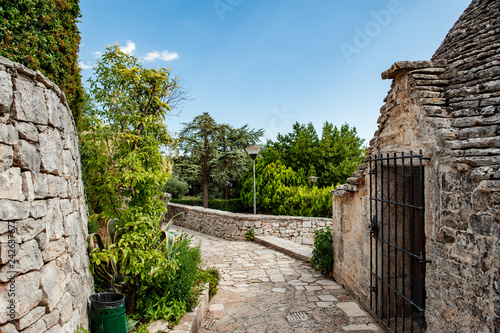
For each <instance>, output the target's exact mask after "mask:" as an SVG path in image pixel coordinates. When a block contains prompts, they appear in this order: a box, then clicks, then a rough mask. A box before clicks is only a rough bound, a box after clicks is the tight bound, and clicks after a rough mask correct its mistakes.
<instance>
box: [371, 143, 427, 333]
mask: <svg viewBox="0 0 500 333" xmlns="http://www.w3.org/2000/svg"><path fill="white" fill-rule="evenodd" d="M427 159H428V158H425V157H423V155H422V151H420V153H419V154H418V155H414V154H413V152H410V155H405V154H404V153H402V154H400V155H397V154H396V153H395V154H394V155H393V156H390V155H389V154H387V155H386V156H385V157H384V156H383V155H379V156H374V157H371V158H370V159H369V163H370V248H371V259H370V271H371V277H370V290H371V293H370V307H371V311H372V312H373V314H374V315H375V316H376V317H377V318H378V319H379V320H380V321H381V322H382V323H383V324H384V325H385V327H386V328H387V329H388V330H389V331H390V332H425V327H426V324H425V312H424V310H425V264H426V259H425V233H424V165H423V163H424V160H427Z"/></svg>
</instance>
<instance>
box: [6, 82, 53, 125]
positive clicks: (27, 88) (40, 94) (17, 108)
mask: <svg viewBox="0 0 500 333" xmlns="http://www.w3.org/2000/svg"><path fill="white" fill-rule="evenodd" d="M13 82H14V86H15V90H16V91H15V92H14V105H13V108H12V109H13V111H14V112H13V115H14V117H15V118H16V119H18V120H22V121H28V122H33V123H35V124H41V125H47V123H48V120H49V114H48V111H47V104H46V103H45V94H44V90H43V89H42V88H40V87H38V86H35V85H33V84H32V83H31V82H29V81H25V80H21V79H16V78H14V79H13Z"/></svg>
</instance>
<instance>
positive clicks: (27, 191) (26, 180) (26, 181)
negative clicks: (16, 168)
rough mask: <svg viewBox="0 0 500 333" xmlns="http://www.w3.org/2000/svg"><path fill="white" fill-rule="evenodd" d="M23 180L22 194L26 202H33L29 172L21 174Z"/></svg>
mask: <svg viewBox="0 0 500 333" xmlns="http://www.w3.org/2000/svg"><path fill="white" fill-rule="evenodd" d="M21 178H22V180H23V194H24V198H25V200H26V201H29V202H31V201H33V200H35V189H34V187H33V178H32V177H31V172H29V171H26V172H23V173H22V174H21Z"/></svg>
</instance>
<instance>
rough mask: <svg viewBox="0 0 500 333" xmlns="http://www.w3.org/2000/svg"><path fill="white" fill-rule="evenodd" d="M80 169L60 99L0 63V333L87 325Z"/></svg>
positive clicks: (42, 83) (36, 75)
mask: <svg viewBox="0 0 500 333" xmlns="http://www.w3.org/2000/svg"><path fill="white" fill-rule="evenodd" d="M80 169H81V167H80V153H79V150H78V138H77V134H76V130H75V125H74V122H73V118H72V115H71V112H70V110H69V108H68V105H67V103H66V100H65V96H64V93H63V92H61V90H60V89H59V88H58V87H57V86H55V85H54V84H53V83H52V82H50V81H49V80H48V79H47V78H46V77H44V76H43V75H42V74H41V73H40V72H34V71H32V70H30V69H28V68H26V67H24V66H22V65H20V64H16V63H13V62H11V61H9V60H8V59H6V58H4V57H0V332H8V333H11V332H40V333H43V332H71V333H73V332H75V330H76V328H77V326H79V325H81V326H83V327H88V319H87V299H88V296H89V295H90V294H91V292H92V291H93V280H92V275H91V274H90V271H89V260H88V256H87V242H86V236H87V210H86V205H85V197H84V193H83V183H82V177H81V170H80Z"/></svg>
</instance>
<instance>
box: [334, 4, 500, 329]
mask: <svg viewBox="0 0 500 333" xmlns="http://www.w3.org/2000/svg"><path fill="white" fill-rule="evenodd" d="M499 17H500V2H499V1H497V0H474V1H472V3H471V5H470V6H469V8H468V9H467V10H466V11H465V12H464V14H463V15H462V16H461V17H460V19H459V20H458V21H457V23H456V24H455V25H454V27H453V28H452V29H451V30H450V32H449V33H448V35H447V37H446V38H445V40H444V41H443V43H442V44H441V47H440V48H439V49H438V50H437V52H436V54H435V55H434V56H433V58H432V59H431V61H422V62H397V63H395V64H394V65H393V66H392V67H391V68H390V69H389V70H388V71H386V72H384V73H383V74H382V77H383V78H384V79H392V80H393V83H392V87H391V90H390V92H389V94H388V96H387V97H386V99H385V105H384V106H383V107H382V109H381V115H380V117H379V120H378V123H379V127H378V130H377V132H376V133H375V136H374V138H373V140H372V141H371V142H370V147H369V151H368V152H369V153H370V154H380V153H383V154H386V153H391V154H392V153H393V152H405V153H406V152H408V151H409V150H413V151H417V150H419V149H422V150H423V154H424V155H425V156H426V157H429V158H430V160H429V162H428V163H427V164H426V166H425V202H426V207H425V236H426V248H425V250H426V255H427V259H428V260H430V261H431V263H429V264H427V265H426V276H425V288H426V302H425V317H426V322H427V331H428V332H497V331H500V288H499V286H500V149H499V147H500V43H499V42H498V41H500V20H499ZM368 172H369V170H368V166H367V164H362V165H361V166H360V167H359V168H358V170H357V171H356V172H355V173H354V174H353V177H351V178H349V179H348V183H347V184H345V185H341V186H339V187H337V188H336V189H335V191H334V194H335V198H334V219H333V220H334V233H337V232H338V233H339V235H340V236H335V239H334V253H335V259H336V261H335V266H334V273H335V276H336V278H337V279H338V280H340V281H341V282H342V283H344V284H345V285H346V287H347V288H349V289H351V290H352V291H353V294H354V295H355V296H356V297H357V298H358V299H359V300H360V301H361V302H362V303H364V304H365V306H367V307H368V301H369V290H368V289H369V285H370V284H369V278H370V277H369V260H370V258H369V255H370V254H369V250H370V247H369V244H368V242H369V230H368V227H367V226H368V223H369V221H370V218H369V207H368V202H369V200H368V199H367V198H369V192H368V191H369V186H370V184H369V181H370V177H369V174H368ZM334 235H335V234H334ZM357 263H362V266H363V267H359V266H356V264H357Z"/></svg>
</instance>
